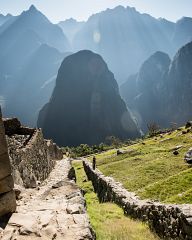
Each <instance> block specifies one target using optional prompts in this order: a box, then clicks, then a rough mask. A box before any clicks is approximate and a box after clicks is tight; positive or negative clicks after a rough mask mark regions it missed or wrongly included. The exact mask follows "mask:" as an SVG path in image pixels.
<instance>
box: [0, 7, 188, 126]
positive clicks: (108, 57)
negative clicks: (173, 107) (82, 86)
mask: <svg viewBox="0 0 192 240" xmlns="http://www.w3.org/2000/svg"><path fill="white" fill-rule="evenodd" d="M5 18H6V21H5ZM1 19H4V20H3V21H4V23H2V25H1V23H0V25H1V26H0V99H3V105H4V109H3V111H4V114H5V116H13V115H18V117H19V118H20V119H21V120H22V122H23V123H25V124H27V125H31V126H35V125H36V120H35V119H36V118H37V114H38V110H39V109H41V108H42V106H43V105H44V104H45V103H46V102H47V101H48V99H49V98H50V97H51V95H50V93H51V92H52V90H53V88H54V84H55V78H54V76H56V75H57V71H58V68H59V66H60V64H61V61H62V60H63V58H64V57H65V56H67V55H69V54H70V53H72V52H75V51H79V50H84V49H89V50H92V51H94V52H96V53H98V54H100V55H101V56H102V57H103V59H104V60H105V62H106V63H107V64H108V66H109V69H111V71H112V72H113V73H114V75H115V79H116V80H117V81H118V83H119V84H120V83H122V82H124V81H125V80H126V79H127V78H128V77H129V76H130V74H131V75H132V76H131V77H130V78H129V79H132V81H131V82H132V86H131V88H132V91H129V94H130V96H133V95H134V94H135V93H134V89H135V87H134V85H135V84H136V83H135V81H134V80H133V79H134V78H135V76H136V75H137V73H138V71H139V69H140V67H141V66H142V64H143V62H144V61H146V59H148V58H149V57H150V56H151V55H153V54H155V52H157V51H158V52H165V53H166V54H168V55H169V56H170V58H172V57H173V56H174V54H175V52H176V51H177V50H178V49H179V48H180V47H182V46H183V44H185V43H187V42H189V41H190V39H191V37H192V30H191V29H192V19H191V18H188V17H184V18H182V19H181V20H179V21H178V22H177V23H173V22H170V21H167V20H166V19H156V18H154V17H152V16H150V15H148V14H141V13H139V12H138V11H137V10H136V9H134V8H130V7H127V8H124V7H122V6H119V7H116V8H114V9H107V10H105V11H102V12H101V13H97V14H94V15H93V16H91V17H90V18H89V19H88V21H87V22H78V21H76V20H74V19H69V20H66V21H64V22H61V23H60V24H59V25H55V24H52V23H51V22H50V21H49V20H48V19H47V17H46V16H44V15H43V14H42V13H41V12H40V11H39V10H37V9H36V8H35V6H33V5H32V6H31V7H30V9H29V10H27V11H24V12H23V13H22V14H21V15H19V16H11V15H7V16H2V15H0V21H1ZM41 46H47V47H46V48H44V50H45V49H46V51H47V53H46V52H45V51H43V54H44V56H43V55H42V54H40V55H38V54H37V52H38V51H39V49H41ZM50 53H51V55H52V57H50V58H49V57H48V59H46V56H47V55H49V54H50ZM36 54H37V56H39V59H37V58H35V59H36V62H39V66H37V65H36V64H35V61H33V58H34V55H36ZM55 56H57V60H56V59H55ZM46 61H47V66H49V67H47V68H46ZM56 63H57V64H56ZM30 64H31V65H30ZM133 75H134V76H133ZM50 79H54V80H50ZM27 81H29V83H28V85H29V86H30V88H31V92H35V93H38V94H37V95H38V97H37V95H36V94H34V96H36V99H35V98H30V97H29V99H30V101H31V103H27V101H25V104H24V106H22V104H21V102H22V101H23V100H22V99H25V97H26V95H25V94H26V93H27V92H28V91H29V88H28V87H27ZM37 82H39V84H37ZM23 83H25V84H23ZM22 84H23V86H25V87H26V93H25V89H23V91H22V90H21V89H20V88H22ZM42 86H43V88H42ZM45 86H46V87H45ZM39 88H40V89H41V90H39ZM131 88H130V89H131ZM18 89H19V90H18ZM17 93H20V94H21V95H22V94H23V98H22V96H20V97H18V98H17V99H18V101H14V100H13V99H14V98H15V96H17ZM39 93H40V94H39ZM24 96H25V97H24ZM29 96H30V94H29ZM41 96H42V101H41ZM21 100H22V101H21ZM33 101H34V102H33ZM38 102H39V104H37V103H38ZM133 102H135V101H134V99H133V98H131V97H129V105H130V104H131V103H133ZM18 103H19V104H18ZM22 108H24V109H25V110H22ZM32 112H35V117H33V116H32V114H31V113H32ZM30 118H31V119H30Z"/></svg>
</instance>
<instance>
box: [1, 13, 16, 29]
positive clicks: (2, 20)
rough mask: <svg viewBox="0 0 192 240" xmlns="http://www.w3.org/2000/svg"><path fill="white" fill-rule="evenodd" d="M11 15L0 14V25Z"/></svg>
mask: <svg viewBox="0 0 192 240" xmlns="http://www.w3.org/2000/svg"><path fill="white" fill-rule="evenodd" d="M12 17H13V16H12V15H11V14H7V15H3V14H0V26H1V25H3V24H4V23H6V22H7V21H8V20H9V19H10V18H12Z"/></svg>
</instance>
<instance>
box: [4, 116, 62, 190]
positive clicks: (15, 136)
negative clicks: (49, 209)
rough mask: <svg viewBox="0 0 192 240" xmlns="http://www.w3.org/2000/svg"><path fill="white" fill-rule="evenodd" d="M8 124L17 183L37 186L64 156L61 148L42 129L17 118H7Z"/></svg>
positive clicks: (12, 163) (9, 143)
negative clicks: (45, 135) (27, 124)
mask: <svg viewBox="0 0 192 240" xmlns="http://www.w3.org/2000/svg"><path fill="white" fill-rule="evenodd" d="M4 126H5V132H6V135H7V142H8V150H9V156H10V160H11V165H12V169H13V178H14V182H15V184H18V185H23V186H24V187H26V188H29V187H36V183H37V180H38V181H43V180H44V179H46V178H47V177H48V175H49V173H50V172H51V170H52V169H53V168H54V166H55V160H60V159H62V158H63V154H62V151H61V149H60V148H58V147H57V145H56V144H54V143H53V142H52V141H51V140H45V139H44V137H43V133H42V131H41V129H33V128H27V127H24V126H21V123H20V122H19V120H18V119H17V118H13V119H4Z"/></svg>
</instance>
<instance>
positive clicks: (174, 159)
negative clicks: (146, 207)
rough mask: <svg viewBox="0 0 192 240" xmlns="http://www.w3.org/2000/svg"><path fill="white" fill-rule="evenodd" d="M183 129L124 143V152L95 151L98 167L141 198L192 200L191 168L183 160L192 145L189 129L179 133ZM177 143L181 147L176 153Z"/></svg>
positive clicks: (175, 201) (182, 201) (170, 200)
mask: <svg viewBox="0 0 192 240" xmlns="http://www.w3.org/2000/svg"><path fill="white" fill-rule="evenodd" d="M182 130H184V128H183V129H182ZM182 130H176V131H174V132H172V133H171V134H164V135H161V136H157V137H153V138H149V139H146V140H143V141H141V142H139V143H137V144H135V145H132V146H128V147H125V148H124V149H125V150H127V151H128V152H127V153H126V154H122V155H119V156H116V150H111V151H108V152H105V153H102V154H98V155H97V167H98V168H99V169H100V170H101V171H102V172H103V173H104V174H105V175H108V176H112V177H114V178H115V179H116V180H117V181H119V182H121V183H123V185H124V187H125V188H127V189H128V190H129V191H133V192H136V193H137V194H138V195H139V196H140V197H141V198H151V199H156V200H159V201H161V202H167V203H192V168H191V167H190V166H188V165H187V164H186V163H185V162H184V154H185V153H186V151H187V150H188V149H189V148H190V147H192V132H189V133H186V134H182ZM178 145H182V147H181V148H180V149H179V150H178V152H179V155H177V156H175V155H174V154H173V149H174V148H175V147H176V146H178Z"/></svg>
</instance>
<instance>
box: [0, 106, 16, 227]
mask: <svg viewBox="0 0 192 240" xmlns="http://www.w3.org/2000/svg"><path fill="white" fill-rule="evenodd" d="M13 187H14V183H13V178H12V175H11V164H10V161H9V155H8V151H7V143H6V139H5V130H4V126H3V121H2V115H1V108H0V223H2V222H3V220H2V219H3V218H4V216H5V215H7V214H9V213H13V212H14V211H15V209H16V200H15V193H14V191H13ZM0 227H1V226H0Z"/></svg>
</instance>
